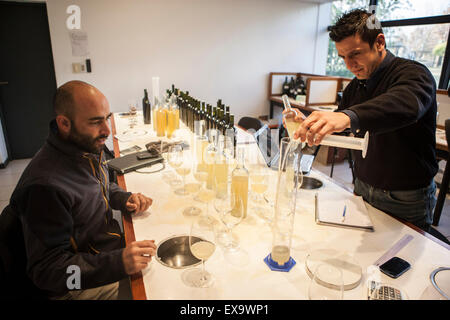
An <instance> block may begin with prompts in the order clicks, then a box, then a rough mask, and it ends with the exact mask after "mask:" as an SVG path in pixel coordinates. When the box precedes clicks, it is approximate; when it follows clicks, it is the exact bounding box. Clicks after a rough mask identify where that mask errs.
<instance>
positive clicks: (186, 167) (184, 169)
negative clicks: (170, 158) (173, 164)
mask: <svg viewBox="0 0 450 320" xmlns="http://www.w3.org/2000/svg"><path fill="white" fill-rule="evenodd" d="M191 167H192V157H191V152H190V151H189V150H183V149H181V164H180V165H179V166H178V167H177V168H175V171H176V172H177V173H178V174H179V175H180V176H182V177H183V187H182V188H180V189H177V190H175V193H176V194H178V195H180V196H185V195H187V194H189V193H188V191H187V190H186V176H187V175H188V174H189V173H190V172H191Z"/></svg>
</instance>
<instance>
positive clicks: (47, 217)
mask: <svg viewBox="0 0 450 320" xmlns="http://www.w3.org/2000/svg"><path fill="white" fill-rule="evenodd" d="M54 108H55V113H56V119H54V120H52V121H51V123H50V133H49V136H48V139H47V141H46V143H45V144H44V146H43V147H42V148H41V149H40V150H39V151H38V152H37V153H36V155H35V156H34V157H33V159H32V160H31V162H30V164H29V165H28V167H27V168H26V169H25V171H24V172H23V174H22V176H21V178H20V180H19V182H18V184H17V186H16V188H15V190H14V192H13V194H12V196H11V201H10V204H11V206H12V208H13V209H14V210H15V212H16V213H17V214H18V215H19V217H20V220H21V222H22V228H23V233H24V240H25V246H26V251H27V274H28V276H29V277H30V279H31V280H32V281H33V283H34V284H35V285H36V286H37V287H38V288H39V289H41V290H42V292H43V293H44V294H45V295H47V296H48V297H49V298H51V299H117V298H118V294H119V290H118V288H119V281H120V280H123V279H125V280H126V278H127V276H128V275H131V274H134V273H136V272H138V271H140V270H142V269H143V268H145V267H146V266H147V264H148V262H149V261H150V260H151V257H152V256H153V255H154V254H155V249H156V246H155V244H154V241H152V240H144V241H137V242H133V243H131V244H129V245H128V246H126V247H125V248H124V240H123V236H122V234H121V230H120V227H119V225H118V222H117V221H116V220H115V219H113V217H112V209H116V210H121V211H122V212H129V213H130V214H131V213H139V212H143V211H145V210H147V209H148V208H149V206H150V205H151V203H152V200H151V199H150V198H148V197H146V196H144V195H142V194H140V193H138V194H132V193H129V192H125V191H124V190H122V189H121V188H119V186H117V185H116V184H115V183H113V182H110V181H109V175H108V174H107V173H108V168H107V165H106V161H105V158H104V154H103V149H104V145H105V141H106V139H107V138H108V136H109V134H110V129H109V125H108V119H109V118H110V117H111V112H110V109H109V104H108V101H107V99H106V98H105V96H104V95H103V94H102V93H101V92H100V91H99V90H98V89H96V88H95V87H93V86H91V85H89V84H87V83H85V82H82V81H70V82H67V83H65V84H64V85H62V86H61V87H59V88H58V89H57V92H56V94H55V99H54Z"/></svg>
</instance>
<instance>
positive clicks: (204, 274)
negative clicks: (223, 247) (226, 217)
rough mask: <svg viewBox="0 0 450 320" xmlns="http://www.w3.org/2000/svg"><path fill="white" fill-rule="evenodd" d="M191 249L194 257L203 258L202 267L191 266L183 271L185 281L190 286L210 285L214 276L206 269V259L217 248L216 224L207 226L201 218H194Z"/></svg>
mask: <svg viewBox="0 0 450 320" xmlns="http://www.w3.org/2000/svg"><path fill="white" fill-rule="evenodd" d="M189 249H190V250H191V253H192V254H193V255H194V257H196V258H197V259H200V260H202V268H201V269H198V268H191V269H188V270H186V271H185V272H183V274H182V280H183V282H184V283H185V284H186V285H188V286H190V287H196V288H207V287H210V286H211V285H212V284H213V282H214V277H213V276H212V274H211V273H209V272H208V271H206V270H205V261H206V260H208V259H209V258H210V257H211V256H212V254H213V253H214V251H215V249H216V245H215V242H214V226H205V225H204V224H202V223H201V221H200V219H194V220H193V221H192V224H191V228H190V232H189Z"/></svg>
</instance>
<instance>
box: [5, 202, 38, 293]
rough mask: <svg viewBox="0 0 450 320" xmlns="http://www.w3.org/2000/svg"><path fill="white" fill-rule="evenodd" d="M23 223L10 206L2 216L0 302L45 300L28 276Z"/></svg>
mask: <svg viewBox="0 0 450 320" xmlns="http://www.w3.org/2000/svg"><path fill="white" fill-rule="evenodd" d="M26 264H27V256H26V252H25V242H24V239H23V232H22V223H21V222H20V219H19V217H18V216H17V214H16V213H15V212H14V210H13V209H12V207H11V206H10V205H8V206H7V207H6V208H5V209H3V212H2V214H1V215H0V300H5V299H14V300H15V299H33V300H43V299H45V298H46V297H45V295H44V294H43V292H42V291H41V290H39V289H38V288H37V287H36V286H35V285H34V284H33V282H32V281H31V279H30V278H29V277H28V276H27V274H26Z"/></svg>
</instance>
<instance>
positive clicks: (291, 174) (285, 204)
mask: <svg viewBox="0 0 450 320" xmlns="http://www.w3.org/2000/svg"><path fill="white" fill-rule="evenodd" d="M301 156H302V153H301V144H299V143H295V142H294V141H293V140H291V139H289V138H288V137H286V138H283V139H281V145H280V161H279V167H278V181H277V192H276V200H275V217H274V220H273V226H272V233H273V234H272V235H273V238H272V239H273V240H272V252H271V253H270V255H269V256H268V257H267V261H266V263H267V264H268V265H269V267H270V268H271V269H272V270H276V271H289V270H290V269H291V268H292V267H293V266H294V265H295V260H294V259H292V257H291V242H292V233H293V228H294V217H295V208H296V202H297V192H298V190H299V189H300V186H301V180H300V177H301V168H300V160H301Z"/></svg>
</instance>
